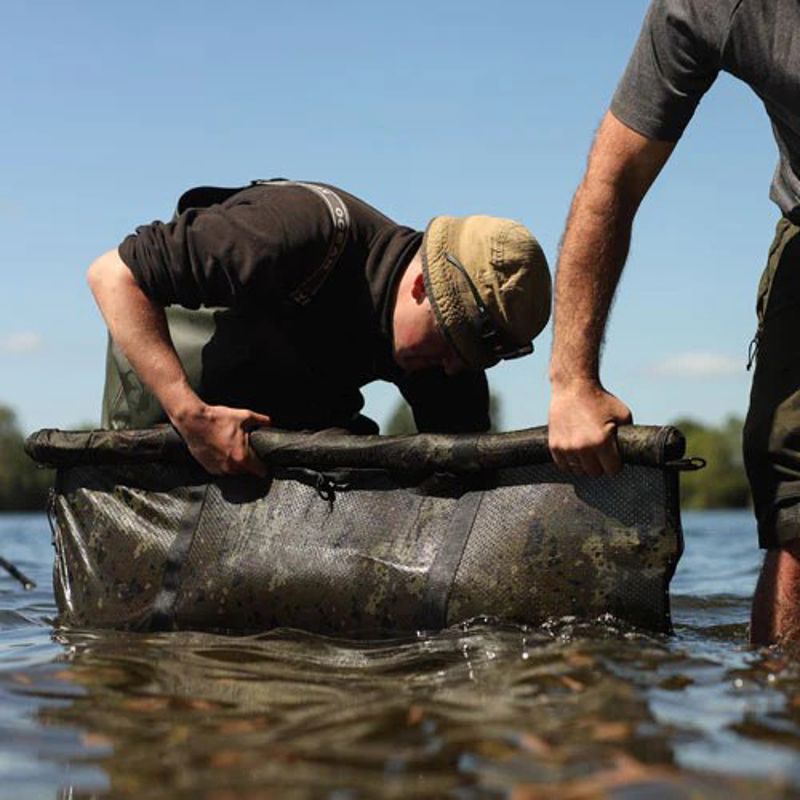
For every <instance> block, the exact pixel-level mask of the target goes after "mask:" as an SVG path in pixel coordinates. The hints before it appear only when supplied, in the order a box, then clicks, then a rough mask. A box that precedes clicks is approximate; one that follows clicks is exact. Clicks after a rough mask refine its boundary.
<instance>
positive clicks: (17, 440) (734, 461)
mask: <svg viewBox="0 0 800 800" xmlns="http://www.w3.org/2000/svg"><path fill="white" fill-rule="evenodd" d="M501 411H502V409H501V405H500V401H499V398H497V397H496V396H493V397H492V419H493V421H494V423H495V426H494V429H496V430H497V429H501V427H502V426H501V418H502V414H501ZM673 424H674V425H675V426H676V427H677V428H680V430H681V431H682V432H683V433H684V435H685V436H686V452H687V454H688V455H691V456H699V457H701V458H703V459H705V460H706V462H707V466H706V468H705V469H703V470H700V471H698V472H689V473H684V474H683V475H681V505H682V506H683V508H687V509H702V508H746V507H747V506H748V505H750V492H749V489H748V486H747V479H746V477H745V473H744V466H743V464H742V455H741V438H742V420H741V419H740V418H739V417H733V416H732V417H729V418H728V419H727V420H725V421H724V422H723V423H722V424H721V425H718V426H714V425H705V424H703V423H700V422H698V421H696V420H692V419H689V418H682V419H678V420H676V421H675V422H674V423H673ZM384 432H385V433H387V434H400V433H413V432H415V428H414V422H413V419H412V416H411V412H410V409H409V408H408V406H407V405H406V404H405V403H399V404H398V405H397V407H396V409H395V411H394V413H393V414H392V415H391V416H390V419H389V421H388V423H387V425H386V426H385V430H384ZM24 441H25V437H24V436H23V434H22V432H21V431H20V429H19V425H18V422H17V418H16V415H15V414H14V412H13V411H12V410H11V409H10V408H8V407H6V406H2V405H0V511H35V510H41V509H43V508H44V507H45V504H46V502H47V495H48V492H49V490H50V487H51V486H52V485H53V478H54V474H53V471H52V470H49V469H42V468H41V467H39V466H38V465H37V464H35V463H34V462H33V461H31V459H30V458H29V457H28V456H27V455H26V453H25V451H24V449H23V444H24Z"/></svg>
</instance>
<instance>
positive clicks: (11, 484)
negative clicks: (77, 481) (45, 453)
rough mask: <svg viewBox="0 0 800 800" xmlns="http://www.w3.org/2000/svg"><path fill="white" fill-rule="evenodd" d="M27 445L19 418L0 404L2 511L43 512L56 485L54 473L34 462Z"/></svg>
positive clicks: (0, 501) (0, 488) (0, 509)
mask: <svg viewBox="0 0 800 800" xmlns="http://www.w3.org/2000/svg"><path fill="white" fill-rule="evenodd" d="M24 442H25V437H24V436H23V435H22V433H21V432H20V430H19V427H18V425H17V417H16V415H15V414H14V412H13V411H12V410H11V409H10V408H8V407H6V406H1V405H0V511H36V510H41V509H43V508H44V507H45V504H46V502H47V494H48V491H49V489H50V487H51V486H52V485H53V471H52V470H44V469H40V468H39V467H38V466H37V465H36V464H35V463H34V462H33V461H31V459H30V458H28V456H27V455H26V453H25V450H24V448H23V445H24Z"/></svg>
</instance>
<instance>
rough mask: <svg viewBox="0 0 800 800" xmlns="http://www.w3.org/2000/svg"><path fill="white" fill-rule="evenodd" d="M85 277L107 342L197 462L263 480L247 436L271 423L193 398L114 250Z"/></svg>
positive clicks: (162, 323)
mask: <svg viewBox="0 0 800 800" xmlns="http://www.w3.org/2000/svg"><path fill="white" fill-rule="evenodd" d="M87 277H88V280H89V285H90V286H91V289H92V292H93V293H94V296H95V299H96V300H97V305H98V306H99V307H100V311H101V312H102V314H103V317H104V319H105V321H106V324H107V325H108V329H109V331H110V332H111V336H112V338H113V339H114V341H115V342H116V344H117V346H118V347H119V348H120V349H121V350H122V352H123V353H124V354H125V357H126V358H127V359H128V361H130V363H131V366H132V367H133V368H134V369H135V370H136V374H137V375H138V376H139V378H140V379H141V380H142V382H143V383H144V384H145V386H147V388H148V389H150V391H151V392H152V393H153V394H154V395H155V396H156V398H157V399H158V401H159V402H160V403H161V407H162V408H163V409H164V411H165V412H166V414H167V416H168V417H169V418H170V420H171V421H172V423H173V425H175V427H176V428H177V429H178V431H179V432H180V433H181V435H182V436H183V439H184V441H185V442H186V445H187V446H188V448H189V450H190V451H191V453H192V454H193V455H194V457H195V458H196V459H197V461H198V462H199V463H200V464H202V465H203V466H204V467H205V468H206V469H207V470H208V471H209V472H211V473H213V474H226V473H235V472H250V473H253V474H255V475H262V476H263V475H266V467H265V466H264V464H262V463H261V461H260V460H259V459H258V458H257V457H256V455H255V454H254V453H253V452H252V450H251V449H250V445H249V438H248V433H249V431H251V430H252V429H254V428H257V427H260V426H266V425H270V424H271V420H270V418H269V417H268V416H265V415H264V414H259V413H256V412H254V411H249V410H247V409H238V408H228V407H227V406H210V405H207V404H206V403H204V402H203V401H202V400H201V399H200V397H198V395H197V394H196V393H195V391H194V390H193V389H192V387H191V386H190V384H189V380H188V378H187V377H186V373H185V371H184V369H183V366H182V365H181V362H180V359H179V358H178V354H177V353H176V352H175V348H174V347H173V344H172V339H171V338H170V335H169V328H168V327H167V320H166V317H165V315H164V309H163V308H161V307H160V306H159V305H158V304H157V303H154V302H153V301H152V300H150V298H149V297H148V296H147V295H146V294H145V293H144V292H143V291H142V290H141V289H140V288H139V285H138V284H137V283H136V281H135V279H134V277H133V274H132V273H131V271H130V269H128V267H127V265H126V264H125V263H124V262H123V261H122V259H121V258H120V257H119V253H118V252H117V251H116V250H112V251H110V252H108V253H106V254H105V255H102V256H100V258H98V259H97V260H96V261H95V262H94V263H93V264H92V266H91V267H89V274H88V276H87Z"/></svg>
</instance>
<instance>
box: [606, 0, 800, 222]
mask: <svg viewBox="0 0 800 800" xmlns="http://www.w3.org/2000/svg"><path fill="white" fill-rule="evenodd" d="M720 71H724V72H728V73H730V74H731V75H735V76H736V77H737V78H740V79H741V80H742V81H744V82H745V83H746V84H748V85H749V86H750V87H751V88H752V89H753V91H754V92H755V93H756V94H757V95H758V96H759V97H760V98H761V100H762V101H763V103H764V106H765V108H766V110H767V114H769V117H770V120H771V121H772V129H773V131H774V134H775V140H776V141H777V143H778V151H779V153H780V161H779V163H778V167H777V169H776V171H775V176H774V178H773V181H772V189H771V191H770V197H771V198H772V199H773V200H774V201H775V202H776V203H777V204H778V206H780V208H781V210H782V211H783V213H784V214H785V215H786V216H789V217H792V218H793V219H795V220H796V219H798V218H800V2H798V0H653V2H652V3H651V5H650V9H649V10H648V12H647V17H646V18H645V21H644V26H643V28H642V32H641V35H640V36H639V41H638V42H637V44H636V48H635V49H634V51H633V55H632V56H631V59H630V61H629V63H628V67H627V69H626V71H625V74H624V75H623V77H622V80H621V81H620V84H619V86H618V87H617V91H616V94H615V95H614V99H613V101H612V103H611V111H612V113H613V114H614V116H615V117H617V119H619V120H620V121H621V122H623V123H624V124H625V125H627V126H628V127H630V128H633V129H634V130H635V131H638V132H639V133H641V134H642V135H644V136H647V137H648V138H651V139H660V140H663V141H672V142H674V141H677V140H678V139H679V138H680V136H681V134H682V133H683V130H684V128H685V127H686V125H687V124H688V122H689V120H690V119H691V118H692V115H693V114H694V110H695V108H697V104H698V103H699V102H700V98H701V97H702V96H703V94H704V93H705V92H706V91H707V90H708V88H709V87H710V86H711V84H712V83H713V82H714V80H715V78H716V77H717V75H718V74H719V72H720Z"/></svg>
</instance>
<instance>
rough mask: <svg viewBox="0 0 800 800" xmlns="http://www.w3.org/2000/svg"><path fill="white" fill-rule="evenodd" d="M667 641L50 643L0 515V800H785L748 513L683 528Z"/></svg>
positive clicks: (25, 543)
mask: <svg viewBox="0 0 800 800" xmlns="http://www.w3.org/2000/svg"><path fill="white" fill-rule="evenodd" d="M684 527H685V532H686V540H687V548H686V554H685V556H684V560H683V562H682V564H681V567H680V569H679V572H678V575H677V576H676V578H675V581H674V582H673V612H674V618H675V622H676V631H675V635H674V636H652V635H647V634H644V633H641V632H637V631H634V630H630V629H626V628H624V627H623V626H620V625H618V624H617V623H616V622H615V621H614V620H613V619H603V620H597V621H595V622H593V623H591V624H589V623H579V622H576V621H575V620H569V619H562V620H554V621H552V622H551V623H550V624H548V625H545V626H542V627H540V628H536V629H523V628H520V627H516V626H507V625H502V624H499V623H497V622H495V621H492V620H488V619H481V620H473V621H471V622H470V623H468V624H465V625H462V626H458V627H456V628H451V629H449V630H446V631H443V632H441V633H437V634H430V635H419V636H418V637H417V638H416V639H414V640H411V641H409V640H408V639H405V640H397V641H383V642H349V641H341V640H333V639H327V638H324V637H320V636H314V635H310V634H307V633H303V632H299V631H291V630H279V631H273V632H270V633H267V634H263V635H260V636H251V637H238V638H237V637H224V636H214V635H208V634H199V633H178V634H150V635H144V634H122V633H114V632H98V631H75V630H72V631H65V630H59V629H57V628H54V627H53V618H54V616H55V606H54V602H53V597H52V592H51V589H50V585H49V570H50V566H51V560H52V553H51V549H50V539H49V531H48V529H47V523H46V520H45V518H44V517H43V516H41V515H5V516H0V555H3V556H5V557H6V558H8V559H9V560H12V561H14V562H15V563H16V564H17V565H18V566H19V567H20V568H21V569H22V570H23V571H24V572H26V573H27V574H29V575H30V577H32V578H34V580H36V581H37V582H38V584H39V585H38V587H37V588H36V589H34V590H33V591H29V592H25V591H23V590H22V588H21V587H20V585H19V584H18V583H16V582H15V581H13V579H11V578H10V577H6V576H5V575H0V697H1V698H2V702H0V787H2V789H0V796H2V797H6V796H7V797H9V798H12V797H13V798H15V799H17V798H18V799H19V800H25V798H45V797H51V798H59V797H63V798H81V797H86V798H89V797H114V798H128V797H130V798H133V797H136V798H184V797H185V798H189V797H191V798H208V800H233V799H234V798H237V800H238V798H244V800H248V799H250V798H253V799H255V798H258V799H259V800H262V799H265V798H282V799H283V798H287V799H288V800H293V798H330V800H357V799H358V798H371V797H377V798H415V799H417V798H457V799H463V800H467V799H468V798H511V800H547V799H549V798H553V800H555V798H559V800H562V799H564V798H565V799H566V800H571V799H572V798H589V797H612V798H625V799H626V800H628V799H630V798H642V799H644V798H687V799H688V798H724V800H730V798H739V797H741V798H753V797H758V798H786V797H800V661H798V660H797V659H796V658H793V657H791V656H789V655H787V654H785V653H781V652H779V651H777V650H761V651H754V650H750V649H748V648H747V646H746V639H747V628H746V626H747V614H748V604H749V597H750V594H751V593H752V588H753V585H754V582H755V576H756V573H757V569H758V564H759V558H760V557H759V555H758V552H757V550H756V548H755V534H754V531H753V523H752V521H751V518H750V516H749V514H746V513H731V512H729V513H695V514H686V515H684Z"/></svg>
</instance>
